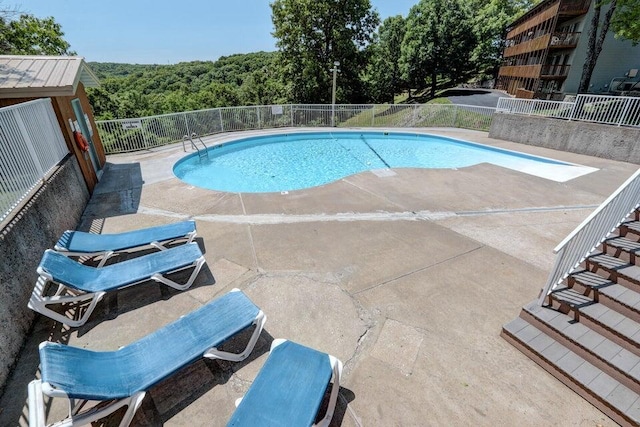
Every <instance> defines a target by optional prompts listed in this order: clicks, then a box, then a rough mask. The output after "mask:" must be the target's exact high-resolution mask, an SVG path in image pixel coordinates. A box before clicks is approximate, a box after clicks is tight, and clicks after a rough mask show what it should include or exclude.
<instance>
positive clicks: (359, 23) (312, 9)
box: [271, 0, 380, 104]
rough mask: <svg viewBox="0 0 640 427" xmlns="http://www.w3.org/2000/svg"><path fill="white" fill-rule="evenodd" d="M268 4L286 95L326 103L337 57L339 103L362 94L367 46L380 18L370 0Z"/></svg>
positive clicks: (276, 1) (360, 97) (286, 0)
mask: <svg viewBox="0 0 640 427" xmlns="http://www.w3.org/2000/svg"><path fill="white" fill-rule="evenodd" d="M271 10H272V20H273V25H274V27H275V31H274V32H273V36H274V37H275V38H276V40H277V42H276V44H277V46H278V47H279V48H280V64H281V75H282V84H283V86H284V87H285V88H286V90H287V95H288V99H289V100H290V101H292V102H299V103H309V104H318V103H323V104H326V103H330V102H331V73H330V71H329V69H330V68H331V67H332V66H333V63H334V61H339V62H340V63H341V65H340V70H341V71H340V78H339V79H340V84H339V85H338V92H337V101H338V103H341V102H352V103H357V102H361V101H362V100H364V99H365V94H364V90H363V84H362V78H361V70H364V69H365V67H366V64H367V51H366V50H365V47H366V46H367V45H368V44H369V43H370V42H371V40H372V35H373V31H374V29H375V27H376V26H377V25H378V23H379V21H380V20H379V18H378V14H377V13H376V12H375V11H373V10H372V8H371V3H370V2H369V0H274V1H273V3H271Z"/></svg>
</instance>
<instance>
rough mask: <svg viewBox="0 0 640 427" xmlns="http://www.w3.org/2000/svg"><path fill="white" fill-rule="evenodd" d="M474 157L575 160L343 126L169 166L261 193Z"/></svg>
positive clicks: (523, 166) (506, 162) (213, 186)
mask: <svg viewBox="0 0 640 427" xmlns="http://www.w3.org/2000/svg"><path fill="white" fill-rule="evenodd" d="M479 163H492V164H495V165H498V166H503V167H507V168H510V169H515V170H519V171H525V172H527V171H533V170H540V169H542V170H545V169H549V168H551V169H553V170H557V169H558V168H559V167H562V168H566V167H572V166H577V165H571V164H568V163H564V162H560V161H556V160H552V159H548V158H543V157H536V156H532V155H528V154H523V153H518V152H515V151H508V150H503V149H499V148H494V147H489V146H485V145H481V144H476V143H472V142H468V141H462V140H457V139H452V138H446V137H441V136H435V135H428V134H415V133H400V132H360V131H358V132H344V131H342V132H306V133H288V134H278V135H269V136H258V137H250V138H242V139H239V140H235V141H231V142H228V143H224V144H220V145H217V146H213V147H209V149H208V158H207V157H204V158H200V156H198V154H197V153H194V154H192V155H189V156H186V157H184V158H182V159H181V160H179V161H178V162H177V163H176V164H175V165H174V168H173V172H174V174H175V175H176V176H177V177H178V178H180V179H181V180H182V181H185V182H187V183H189V184H192V185H194V186H197V187H202V188H207V189H210V190H219V191H228V192H245V193H265V192H283V191H291V190H298V189H303V188H310V187H315V186H319V185H323V184H327V183H330V182H333V181H336V180H339V179H341V178H344V177H346V176H349V175H353V174H356V173H359V172H364V171H367V170H373V171H375V170H378V169H390V168H447V169H452V168H461V167H466V166H472V165H475V164H479ZM527 173H529V172H527ZM534 174H535V173H534Z"/></svg>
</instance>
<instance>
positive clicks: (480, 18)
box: [471, 0, 535, 78]
mask: <svg viewBox="0 0 640 427" xmlns="http://www.w3.org/2000/svg"><path fill="white" fill-rule="evenodd" d="M534 3H535V1H533V0H490V1H485V0H475V1H474V2H472V4H471V7H472V9H473V11H474V13H473V32H474V34H475V36H476V38H477V41H478V42H477V44H476V47H475V48H474V49H473V55H472V60H473V62H474V63H475V65H476V69H477V71H478V73H479V74H480V77H481V78H482V77H485V76H486V77H489V78H495V77H496V76H497V74H498V69H499V68H500V63H501V61H502V51H503V49H504V38H503V36H504V29H505V28H506V27H507V25H509V24H510V23H511V22H513V21H514V20H515V19H516V18H517V17H518V16H520V15H522V14H523V13H524V12H525V11H527V10H528V9H530V8H531V7H532V6H533V4H534Z"/></svg>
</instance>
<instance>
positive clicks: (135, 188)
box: [78, 162, 144, 233]
mask: <svg viewBox="0 0 640 427" xmlns="http://www.w3.org/2000/svg"><path fill="white" fill-rule="evenodd" d="M143 184H144V181H143V180H142V169H141V168H140V164H139V163H124V164H114V163H108V162H107V163H106V164H105V167H104V171H103V174H102V178H101V179H100V182H99V183H98V185H97V186H96V187H95V189H94V190H93V195H92V196H91V199H90V200H89V204H88V205H87V207H86V209H85V210H84V213H83V214H82V218H81V220H80V224H79V225H78V230H81V231H86V232H91V233H101V232H102V227H103V225H104V219H105V218H110V217H114V216H120V215H127V214H134V213H136V212H137V211H138V207H139V206H140V196H141V194H142V185H143Z"/></svg>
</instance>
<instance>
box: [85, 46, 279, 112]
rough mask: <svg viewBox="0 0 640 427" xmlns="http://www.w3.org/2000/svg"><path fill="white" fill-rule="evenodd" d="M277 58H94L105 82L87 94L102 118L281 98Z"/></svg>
mask: <svg viewBox="0 0 640 427" xmlns="http://www.w3.org/2000/svg"><path fill="white" fill-rule="evenodd" d="M276 58H277V53H276V52H256V53H249V54H238V55H231V56H226V57H221V58H220V59H218V60H217V61H215V62H212V61H193V62H183V63H179V64H175V65H140V64H116V63H98V62H90V63H89V65H90V66H91V68H92V69H93V70H94V71H95V72H96V74H97V75H98V77H99V78H100V79H101V82H102V84H101V86H100V87H98V88H90V89H88V90H87V94H88V96H89V100H90V102H91V104H92V105H93V108H94V114H95V115H96V117H98V118H99V119H116V118H118V119H120V118H127V117H140V116H151V115H157V114H165V113H173V112H180V111H188V110H200V109H206V108H215V107H229V106H237V105H264V104H272V103H282V102H284V101H285V98H284V97H283V88H282V87H281V86H280V84H279V83H278V81H277V80H276V79H275V76H276V75H277V73H276V71H275V70H274V67H275V65H274V64H275V62H276Z"/></svg>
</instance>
